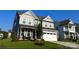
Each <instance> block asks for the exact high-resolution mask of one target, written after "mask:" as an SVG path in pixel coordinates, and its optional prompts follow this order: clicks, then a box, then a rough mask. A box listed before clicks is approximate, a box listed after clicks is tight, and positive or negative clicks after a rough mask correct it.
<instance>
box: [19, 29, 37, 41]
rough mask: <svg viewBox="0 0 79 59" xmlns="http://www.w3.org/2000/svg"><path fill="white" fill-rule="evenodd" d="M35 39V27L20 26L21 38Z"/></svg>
mask: <svg viewBox="0 0 79 59" xmlns="http://www.w3.org/2000/svg"><path fill="white" fill-rule="evenodd" d="M35 39H36V33H35V29H30V28H20V31H19V40H35Z"/></svg>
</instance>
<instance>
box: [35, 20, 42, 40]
mask: <svg viewBox="0 0 79 59" xmlns="http://www.w3.org/2000/svg"><path fill="white" fill-rule="evenodd" d="M36 32H37V38H38V39H42V34H43V31H42V19H40V23H39V24H38V26H37V30H36Z"/></svg>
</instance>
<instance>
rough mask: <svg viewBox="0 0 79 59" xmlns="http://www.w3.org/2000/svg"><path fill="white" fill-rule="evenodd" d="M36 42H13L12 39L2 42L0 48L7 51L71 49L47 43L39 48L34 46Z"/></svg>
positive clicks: (0, 41)
mask: <svg viewBox="0 0 79 59" xmlns="http://www.w3.org/2000/svg"><path fill="white" fill-rule="evenodd" d="M34 43H35V41H15V42H11V39H3V40H0V48H1V49H2V48H4V49H5V48H6V49H57V48H58V49H64V48H69V47H65V46H62V45H59V44H55V43H50V42H45V44H44V45H42V46H39V45H35V44H34Z"/></svg>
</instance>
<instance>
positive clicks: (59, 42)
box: [53, 41, 79, 49]
mask: <svg viewBox="0 0 79 59" xmlns="http://www.w3.org/2000/svg"><path fill="white" fill-rule="evenodd" d="M53 43H57V44H60V45H64V46H67V47H71V48H75V49H76V48H79V44H76V43H73V42H62V41H54V42H53Z"/></svg>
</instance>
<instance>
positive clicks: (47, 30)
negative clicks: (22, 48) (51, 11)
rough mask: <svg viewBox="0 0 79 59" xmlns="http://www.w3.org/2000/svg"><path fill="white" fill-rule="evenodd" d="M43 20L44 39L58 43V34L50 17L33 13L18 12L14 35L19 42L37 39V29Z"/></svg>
mask: <svg viewBox="0 0 79 59" xmlns="http://www.w3.org/2000/svg"><path fill="white" fill-rule="evenodd" d="M40 19H42V30H43V39H44V40H46V41H57V39H58V32H57V30H55V27H54V21H53V19H52V18H51V17H50V16H38V15H36V14H35V13H34V12H32V11H27V12H20V11H18V12H16V16H15V20H14V24H13V33H14V34H15V35H16V37H17V38H18V39H19V40H23V36H24V37H25V39H24V40H27V39H28V37H30V38H31V39H35V38H37V33H36V27H37V25H38V24H39V23H40Z"/></svg>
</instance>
